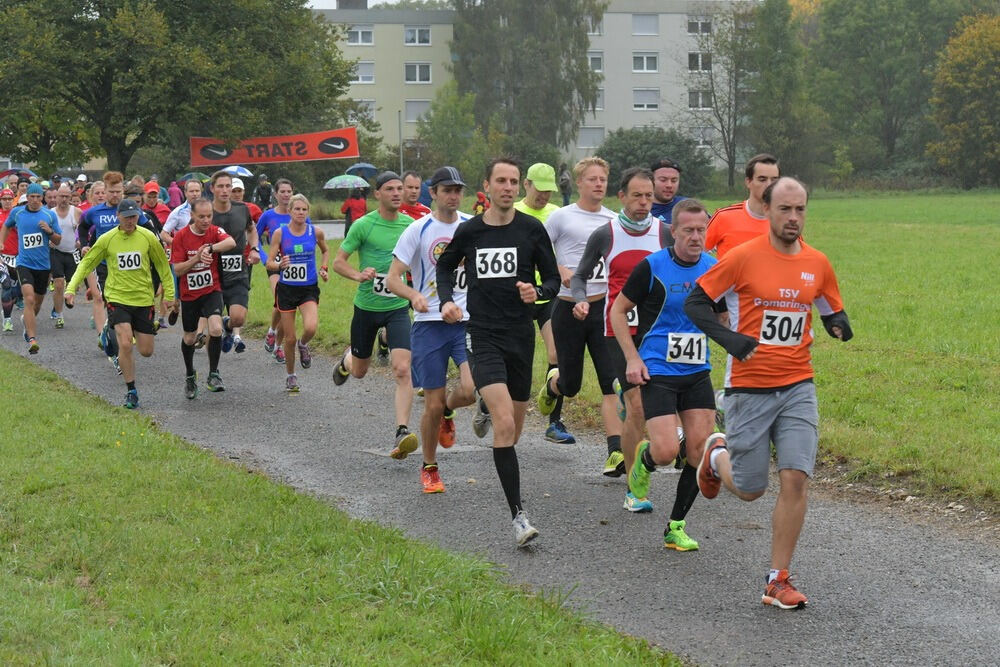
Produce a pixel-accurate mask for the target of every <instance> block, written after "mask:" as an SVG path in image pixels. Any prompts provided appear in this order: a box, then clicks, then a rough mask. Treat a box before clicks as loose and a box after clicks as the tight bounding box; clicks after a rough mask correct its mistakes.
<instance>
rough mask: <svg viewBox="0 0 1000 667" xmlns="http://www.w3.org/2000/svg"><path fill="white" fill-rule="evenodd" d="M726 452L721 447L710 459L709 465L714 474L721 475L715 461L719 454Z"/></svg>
mask: <svg viewBox="0 0 1000 667" xmlns="http://www.w3.org/2000/svg"><path fill="white" fill-rule="evenodd" d="M724 451H726V449H725V448H724V447H719V448H718V449H716V450H715V451H714V452H712V453H711V454H710V455H709V457H708V465H709V466H710V467H711V468H712V472H714V473H715V474H716V475H718V474H719V468H718V466H717V465H716V464H715V459H717V458H718V457H719V454H721V453H722V452H724Z"/></svg>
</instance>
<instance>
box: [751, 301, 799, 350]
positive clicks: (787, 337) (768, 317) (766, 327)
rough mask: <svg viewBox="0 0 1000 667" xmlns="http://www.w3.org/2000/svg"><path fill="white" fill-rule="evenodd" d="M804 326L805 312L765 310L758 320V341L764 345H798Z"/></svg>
mask: <svg viewBox="0 0 1000 667" xmlns="http://www.w3.org/2000/svg"><path fill="white" fill-rule="evenodd" d="M805 327H806V313H805V312H803V311H800V312H797V313H789V312H784V311H780V310H765V311H764V318H763V319H762V320H761V322H760V338H759V340H760V342H761V343H764V344H765V345H787V346H791V345H798V344H799V343H801V342H802V333H803V331H804V330H805Z"/></svg>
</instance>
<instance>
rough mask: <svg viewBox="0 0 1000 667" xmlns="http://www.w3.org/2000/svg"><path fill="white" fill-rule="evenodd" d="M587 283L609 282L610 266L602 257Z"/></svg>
mask: <svg viewBox="0 0 1000 667" xmlns="http://www.w3.org/2000/svg"><path fill="white" fill-rule="evenodd" d="M587 282H590V283H606V282H608V265H607V263H606V262H605V261H604V258H603V257H601V258H600V259H599V260H597V266H595V267H594V269H593V270H592V271H591V272H590V277H589V278H587Z"/></svg>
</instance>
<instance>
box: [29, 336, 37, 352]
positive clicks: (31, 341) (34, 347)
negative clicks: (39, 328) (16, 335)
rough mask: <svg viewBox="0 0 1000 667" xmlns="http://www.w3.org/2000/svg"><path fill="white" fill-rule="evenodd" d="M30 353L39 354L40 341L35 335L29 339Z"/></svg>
mask: <svg viewBox="0 0 1000 667" xmlns="http://www.w3.org/2000/svg"><path fill="white" fill-rule="evenodd" d="M28 354H38V341H37V340H35V337H34V336H32V337H31V338H29V339H28Z"/></svg>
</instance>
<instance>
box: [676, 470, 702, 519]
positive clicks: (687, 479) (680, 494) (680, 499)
mask: <svg viewBox="0 0 1000 667" xmlns="http://www.w3.org/2000/svg"><path fill="white" fill-rule="evenodd" d="M697 497H698V469H697V468H695V467H694V466H692V465H691V464H690V463H689V464H687V465H685V466H684V470H682V471H681V478H680V479H679V480H677V497H676V498H675V499H674V509H672V510H671V511H670V520H671V521H683V520H684V517H686V516H687V513H688V511H689V510H690V509H691V505H693V504H694V499H695V498H697Z"/></svg>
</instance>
